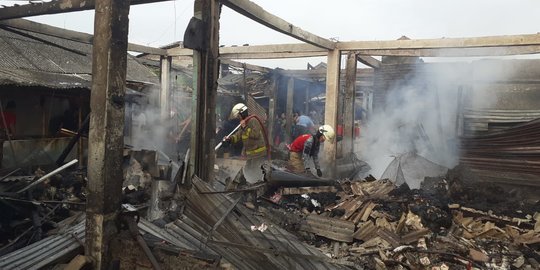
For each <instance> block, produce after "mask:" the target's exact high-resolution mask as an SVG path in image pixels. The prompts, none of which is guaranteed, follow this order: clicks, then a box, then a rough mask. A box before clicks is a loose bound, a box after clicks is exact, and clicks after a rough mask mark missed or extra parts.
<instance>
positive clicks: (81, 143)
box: [77, 94, 86, 169]
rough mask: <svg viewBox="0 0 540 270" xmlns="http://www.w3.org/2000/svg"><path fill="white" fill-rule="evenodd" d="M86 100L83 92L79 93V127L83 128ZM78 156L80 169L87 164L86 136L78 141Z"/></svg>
mask: <svg viewBox="0 0 540 270" xmlns="http://www.w3.org/2000/svg"><path fill="white" fill-rule="evenodd" d="M83 104H84V102H83V97H82V95H81V94H79V129H81V128H83V129H84V127H83V126H82V124H83V121H84V119H83V111H82V109H83V108H82V106H83ZM77 156H78V159H79V162H78V164H77V165H78V166H79V169H80V168H82V167H84V166H85V165H86V163H85V162H84V138H83V137H82V136H81V138H80V139H79V141H78V142H77Z"/></svg>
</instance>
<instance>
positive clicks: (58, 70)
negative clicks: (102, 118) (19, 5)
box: [0, 28, 159, 88]
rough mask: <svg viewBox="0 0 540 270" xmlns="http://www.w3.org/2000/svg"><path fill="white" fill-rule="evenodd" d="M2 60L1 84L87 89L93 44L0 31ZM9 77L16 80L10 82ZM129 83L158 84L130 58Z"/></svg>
mask: <svg viewBox="0 0 540 270" xmlns="http://www.w3.org/2000/svg"><path fill="white" fill-rule="evenodd" d="M0 59H2V61H0V71H1V72H0V83H1V84H14V85H24V86H29V85H32V86H33V85H40V86H46V87H52V88H79V87H86V88H88V85H89V79H90V77H89V75H91V73H92V46H91V45H90V44H84V43H80V42H75V41H70V40H66V39H62V38H57V37H50V36H46V35H42V34H36V33H30V32H25V31H20V30H15V32H13V31H8V30H6V29H1V28H0ZM10 73H11V74H10ZM10 75H13V76H15V78H14V79H10V77H9V76H10ZM25 76H32V77H25ZM127 80H129V81H138V82H149V83H158V82H159V79H158V78H157V76H156V75H155V74H154V73H152V71H151V70H150V69H148V68H146V67H145V66H143V65H142V64H140V63H139V62H137V60H135V58H134V57H132V56H130V55H128V66H127Z"/></svg>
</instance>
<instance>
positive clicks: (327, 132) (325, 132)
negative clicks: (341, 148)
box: [319, 125, 336, 141]
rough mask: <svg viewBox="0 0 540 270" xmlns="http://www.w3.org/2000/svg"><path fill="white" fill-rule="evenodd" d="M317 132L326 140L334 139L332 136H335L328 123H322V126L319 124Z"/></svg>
mask: <svg viewBox="0 0 540 270" xmlns="http://www.w3.org/2000/svg"><path fill="white" fill-rule="evenodd" d="M319 132H320V133H321V134H322V136H324V138H325V139H326V140H328V141H332V140H334V137H335V136H336V133H335V132H334V128H332V127H331V126H330V125H322V126H320V127H319Z"/></svg>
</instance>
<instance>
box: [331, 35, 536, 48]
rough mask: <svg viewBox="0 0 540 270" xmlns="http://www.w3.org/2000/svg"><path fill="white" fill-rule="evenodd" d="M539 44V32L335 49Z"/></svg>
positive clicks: (358, 44) (341, 45)
mask: <svg viewBox="0 0 540 270" xmlns="http://www.w3.org/2000/svg"><path fill="white" fill-rule="evenodd" d="M528 45H540V34H532V35H510V36H487V37H472V38H439V39H410V40H385V41H349V42H338V44H337V47H336V48H337V49H339V50H343V51H357V50H373V49H377V50H398V49H399V50H402V49H443V48H481V47H505V46H528Z"/></svg>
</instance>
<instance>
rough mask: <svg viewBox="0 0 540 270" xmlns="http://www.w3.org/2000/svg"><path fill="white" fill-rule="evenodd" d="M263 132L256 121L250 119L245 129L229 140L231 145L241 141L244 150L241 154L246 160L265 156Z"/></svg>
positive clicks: (241, 129)
mask: <svg viewBox="0 0 540 270" xmlns="http://www.w3.org/2000/svg"><path fill="white" fill-rule="evenodd" d="M262 133H263V131H262V129H261V126H260V125H259V123H258V122H257V120H255V119H253V118H250V119H248V120H247V123H246V127H245V128H240V129H239V130H238V131H237V132H236V133H235V134H233V135H232V136H231V137H230V138H231V142H232V143H237V142H239V141H242V143H243V144H244V148H243V149H242V154H244V155H245V156H247V157H248V158H254V157H260V156H265V154H266V144H265V143H264V137H263V134H262Z"/></svg>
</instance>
